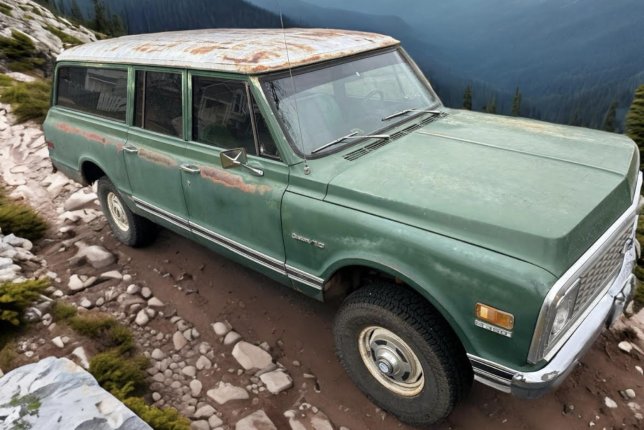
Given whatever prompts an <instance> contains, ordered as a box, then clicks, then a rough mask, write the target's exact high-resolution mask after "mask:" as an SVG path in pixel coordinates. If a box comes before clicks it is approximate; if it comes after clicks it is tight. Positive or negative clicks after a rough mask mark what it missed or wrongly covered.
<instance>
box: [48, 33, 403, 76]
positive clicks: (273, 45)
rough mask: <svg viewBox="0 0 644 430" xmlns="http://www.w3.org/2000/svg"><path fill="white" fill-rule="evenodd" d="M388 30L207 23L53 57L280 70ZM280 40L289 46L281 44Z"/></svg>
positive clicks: (370, 46)
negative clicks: (225, 26)
mask: <svg viewBox="0 0 644 430" xmlns="http://www.w3.org/2000/svg"><path fill="white" fill-rule="evenodd" d="M398 43H399V42H398V41H397V40H396V39H393V38H391V37H389V36H384V35H380V34H375V33H365V32H360V31H349V30H328V29H302V28H290V29H286V30H284V31H283V30H281V29H209V30H190V31H175V32H165V33H154V34H140V35H131V36H123V37H119V38H114V39H107V40H101V41H98V42H94V43H87V44H84V45H79V46H76V47H73V48H70V49H66V50H65V51H63V52H62V53H61V54H60V55H59V57H58V61H88V60H91V61H100V62H105V63H122V64H123V63H126V64H146V65H163V66H171V67H191V68H199V69H204V70H217V71H225V72H236V73H261V72H267V71H273V70H283V69H286V68H288V67H289V66H292V67H296V66H302V65H305V64H312V63H316V62H320V61H325V60H330V59H333V58H340V57H344V56H347V55H353V54H357V53H360V52H366V51H371V50H374V49H379V48H383V47H386V46H395V45H397V44H398ZM285 45H286V46H287V47H288V55H287V50H286V49H285Z"/></svg>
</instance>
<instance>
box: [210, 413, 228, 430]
mask: <svg viewBox="0 0 644 430" xmlns="http://www.w3.org/2000/svg"><path fill="white" fill-rule="evenodd" d="M223 423H224V422H223V421H222V420H221V418H219V417H218V416H217V415H213V416H211V417H210V418H208V424H210V428H211V429H216V428H217V427H219V426H221V425H222V424H223Z"/></svg>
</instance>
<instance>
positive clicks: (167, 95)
mask: <svg viewBox="0 0 644 430" xmlns="http://www.w3.org/2000/svg"><path fill="white" fill-rule="evenodd" d="M181 89H182V85H181V74H180V73H168V72H149V71H144V70H137V72H136V96H135V103H134V125H135V126H137V127H142V128H144V129H146V130H150V131H155V132H157V133H163V134H167V135H170V136H176V137H179V138H183V114H182V106H183V103H182V101H181V100H182V99H181Z"/></svg>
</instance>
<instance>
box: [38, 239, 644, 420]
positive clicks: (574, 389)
mask: <svg viewBox="0 0 644 430" xmlns="http://www.w3.org/2000/svg"><path fill="white" fill-rule="evenodd" d="M78 234H79V235H83V232H82V231H79V232H78ZM88 234H90V235H94V236H95V237H104V238H105V240H104V243H103V244H104V246H105V247H106V248H108V249H112V250H117V254H120V261H127V260H129V259H130V258H131V261H130V262H129V263H126V266H127V270H128V272H129V273H131V274H133V276H134V277H135V278H136V279H137V280H138V281H139V282H143V283H144V284H146V285H148V286H149V287H150V288H151V289H152V290H153V291H154V294H155V295H156V296H158V297H159V298H160V299H161V300H163V301H164V302H166V303H172V304H174V305H175V306H176V307H177V310H178V313H179V314H182V315H185V316H188V317H189V318H190V322H191V323H193V324H194V325H195V326H196V327H197V328H198V329H199V331H200V332H201V333H210V332H211V331H212V330H211V329H210V327H209V325H210V324H211V323H212V322H214V321H221V320H224V319H226V320H228V321H229V322H230V323H231V324H232V325H233V326H234V327H235V328H236V330H237V331H238V332H239V333H240V334H242V336H243V337H244V338H246V339H257V340H265V341H267V342H268V343H269V345H270V346H271V348H272V350H273V351H274V352H276V355H277V357H278V358H279V360H280V361H281V362H282V363H283V364H284V365H285V366H286V367H287V368H288V370H289V373H290V374H291V376H292V377H293V378H294V380H295V389H293V390H290V391H289V392H288V393H286V394H283V395H280V396H278V397H275V398H274V399H273V403H274V404H273V405H264V408H265V410H266V411H267V413H269V415H271V418H273V417H275V418H274V421H275V422H276V424H277V423H278V422H279V419H280V414H279V411H283V410H285V409H287V408H288V407H289V406H290V405H292V404H293V403H294V402H295V401H296V400H297V399H298V397H303V398H304V399H305V400H306V401H307V402H310V403H311V404H314V405H316V406H317V407H319V408H320V409H321V410H323V411H324V412H325V413H326V414H327V415H328V416H329V418H331V421H332V422H333V423H334V424H336V425H337V426H340V425H343V426H346V427H349V428H350V429H351V430H361V429H365V430H366V429H372V430H375V429H409V428H410V427H408V426H405V425H403V424H401V423H400V422H398V421H397V420H396V419H395V418H394V417H392V416H389V415H388V414H386V413H384V412H383V411H381V410H379V409H378V408H377V407H376V406H375V405H373V404H372V403H371V402H370V401H369V400H368V399H367V398H366V397H365V396H364V395H363V394H362V393H361V392H360V391H358V389H357V388H355V386H354V385H353V384H352V383H351V381H349V380H348V379H347V377H346V375H345V373H344V371H343V370H342V368H341V367H340V365H339V364H338V362H337V360H336V358H335V355H334V347H333V339H332V335H331V325H332V321H333V313H334V310H333V309H332V308H330V307H329V306H328V305H326V304H323V303H318V302H316V301H314V300H311V299H308V298H307V297H305V296H303V295H301V294H299V293H297V292H294V291H291V290H289V289H288V288H285V287H283V286H281V285H279V284H277V283H275V282H273V281H272V280H270V279H268V278H266V277H264V276H262V275H260V274H257V273H256V272H254V271H252V270H249V269H246V268H244V267H242V266H240V265H238V264H236V263H233V262H232V261H230V260H228V259H226V258H224V257H221V256H219V255H217V254H216V253H214V252H212V251H210V250H208V249H206V248H204V247H202V246H200V245H198V244H196V243H194V242H191V241H190V240H188V239H185V238H183V237H181V236H179V235H176V234H174V233H172V232H169V231H166V230H163V231H162V232H161V234H160V236H159V238H158V240H157V241H156V242H155V243H154V244H153V245H151V246H150V247H147V248H144V249H132V248H127V247H125V246H122V245H120V244H119V243H118V242H116V241H115V240H114V239H113V238H112V237H111V234H110V233H109V231H108V230H107V227H104V228H103V229H102V230H101V231H96V232H93V231H92V232H88ZM47 258H48V260H49V261H50V262H55V261H56V260H57V259H59V260H63V261H64V259H65V254H62V255H59V256H55V255H52V256H47ZM63 261H61V262H60V263H62V262H63ZM55 265H56V264H55ZM176 285H179V286H180V287H181V291H180V290H179V289H178V288H177V287H176ZM619 340H622V339H619V338H618V335H616V334H614V333H612V332H608V331H606V332H604V334H603V335H602V337H601V338H600V339H599V340H598V341H597V342H596V344H595V345H594V347H593V348H592V350H591V351H590V353H589V354H588V355H587V356H586V357H585V359H584V360H583V361H582V363H581V364H580V365H579V366H578V367H577V369H576V370H575V372H574V373H573V375H572V376H571V377H570V378H569V379H568V380H567V381H566V382H565V383H564V385H563V386H562V387H561V388H560V389H559V390H558V391H557V392H555V393H552V394H549V395H547V396H545V397H544V398H542V399H539V400H533V401H524V400H519V399H515V398H513V397H511V396H508V395H505V394H502V393H498V392H496V391H495V390H492V389H490V388H487V387H485V386H483V385H481V384H478V383H474V385H473V387H472V391H471V394H470V395H469V397H468V398H467V399H466V401H465V402H463V403H462V404H461V405H459V406H458V407H457V408H456V409H455V411H454V413H453V414H452V415H451V416H450V418H449V419H448V420H447V421H446V422H444V423H442V424H439V425H437V426H435V428H436V429H456V428H461V429H473V428H476V429H498V428H508V429H518V428H522V429H555V428H556V429H558V428H574V429H577V428H578V429H581V428H588V427H589V425H590V423H591V422H592V423H594V425H595V426H596V427H597V428H641V427H640V426H641V425H642V422H641V421H638V420H637V419H636V418H635V417H634V412H633V411H632V410H631V409H630V408H629V407H628V406H627V403H628V402H626V401H625V400H623V399H622V398H621V397H620V394H619V391H620V390H624V389H627V388H632V389H633V390H635V392H636V396H637V397H636V399H635V401H636V402H637V401H640V402H641V400H640V399H641V398H644V376H642V375H641V374H639V373H638V372H637V370H636V369H635V366H636V365H639V366H643V365H644V362H643V361H642V357H641V356H639V355H627V354H625V353H624V352H622V351H620V350H619V349H618V347H617V344H618V341H619ZM274 355H275V354H274ZM294 361H297V362H299V363H301V365H300V366H299V367H298V366H295V365H293V362H294ZM304 373H310V374H313V375H315V376H316V377H317V385H319V387H316V383H315V382H316V381H314V380H311V379H307V378H305V377H304V376H303V374H304ZM318 391H319V392H318ZM605 396H608V397H610V398H611V399H613V400H615V401H616V402H617V403H618V407H617V408H616V409H609V408H607V407H606V406H604V405H603V401H604V397H605ZM566 405H567V406H566ZM570 405H572V407H573V409H572V410H571V411H568V410H569V409H570ZM564 408H565V409H566V411H567V413H564ZM271 411H274V412H275V414H274V415H272V414H271ZM282 420H283V417H282ZM280 424H281V425H282V426H286V427H284V428H288V427H287V424H286V421H285V420H283V421H282V422H280ZM280 428H282V427H280Z"/></svg>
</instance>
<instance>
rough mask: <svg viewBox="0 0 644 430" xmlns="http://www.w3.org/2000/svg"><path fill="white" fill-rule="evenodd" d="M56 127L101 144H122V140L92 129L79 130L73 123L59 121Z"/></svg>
mask: <svg viewBox="0 0 644 430" xmlns="http://www.w3.org/2000/svg"><path fill="white" fill-rule="evenodd" d="M56 128H57V129H58V130H60V131H62V132H63V133H67V134H74V135H76V136H80V137H83V138H85V139H87V140H89V141H92V142H97V143H100V144H101V145H117V146H118V145H119V144H120V145H121V146H122V145H123V143H122V141H120V140H117V139H112V138H110V137H105V136H103V135H102V134H99V133H94V132H92V131H85V130H81V129H80V128H78V127H74V126H73V125H69V124H67V123H65V122H59V123H58V124H56Z"/></svg>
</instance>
